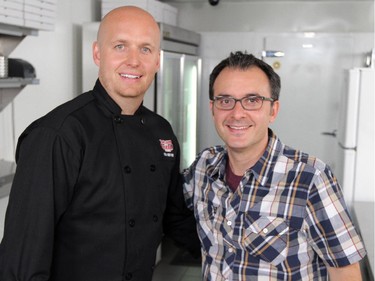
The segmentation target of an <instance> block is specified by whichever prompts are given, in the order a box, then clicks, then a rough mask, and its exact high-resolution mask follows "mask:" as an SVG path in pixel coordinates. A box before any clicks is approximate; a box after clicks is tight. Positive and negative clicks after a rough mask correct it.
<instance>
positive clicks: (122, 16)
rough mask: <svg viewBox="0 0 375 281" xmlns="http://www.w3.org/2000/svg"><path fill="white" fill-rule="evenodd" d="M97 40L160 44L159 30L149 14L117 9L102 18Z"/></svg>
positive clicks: (157, 45)
mask: <svg viewBox="0 0 375 281" xmlns="http://www.w3.org/2000/svg"><path fill="white" fill-rule="evenodd" d="M98 40H99V41H106V42H115V41H139V42H142V43H146V44H151V45H155V46H156V47H159V45H160V30H159V27H158V25H157V23H156V22H155V21H154V20H153V18H152V17H151V16H149V15H148V14H145V13H143V12H141V11H137V10H135V11H132V10H130V11H129V10H128V9H125V10H119V11H116V12H114V13H113V14H111V15H110V16H108V17H107V18H105V20H103V22H102V24H101V26H100V28H99V33H98Z"/></svg>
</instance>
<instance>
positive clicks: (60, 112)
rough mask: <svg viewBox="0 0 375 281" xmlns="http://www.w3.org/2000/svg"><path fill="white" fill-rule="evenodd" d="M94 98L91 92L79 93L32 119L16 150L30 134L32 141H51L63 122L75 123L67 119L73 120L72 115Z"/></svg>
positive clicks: (58, 132) (63, 124) (59, 130)
mask: <svg viewBox="0 0 375 281" xmlns="http://www.w3.org/2000/svg"><path fill="white" fill-rule="evenodd" d="M94 99H95V98H94V97H93V95H92V94H91V92H87V93H84V94H81V95H79V96H78V97H76V98H74V99H72V100H70V101H68V102H66V103H63V104H61V105H59V106H58V107H56V108H54V109H53V110H51V111H50V112H49V113H47V114H46V115H44V116H43V117H40V118H39V119H37V120H35V121H33V122H32V123H31V124H30V125H29V126H28V127H27V128H26V129H25V130H24V131H23V132H22V134H21V135H20V137H19V139H18V144H17V151H18V150H19V146H20V145H21V144H22V143H23V142H24V140H25V139H26V138H27V137H28V136H30V135H34V137H33V138H32V140H33V142H34V143H35V142H36V143H38V142H43V141H44V142H46V141H47V140H50V141H53V139H54V138H55V137H56V136H57V135H59V134H60V132H61V131H62V128H63V127H64V126H65V124H67V123H75V122H67V120H74V119H75V118H74V117H73V116H74V115H75V113H77V112H79V111H80V110H81V109H82V108H84V107H86V106H87V105H89V104H90V103H92V101H93V100H94ZM70 117H73V118H70ZM68 126H70V125H68ZM47 136H48V137H47Z"/></svg>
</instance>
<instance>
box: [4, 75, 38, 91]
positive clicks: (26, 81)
mask: <svg viewBox="0 0 375 281" xmlns="http://www.w3.org/2000/svg"><path fill="white" fill-rule="evenodd" d="M36 84H39V79H36V78H19V77H8V78H0V89H1V88H20V87H24V86H26V85H36Z"/></svg>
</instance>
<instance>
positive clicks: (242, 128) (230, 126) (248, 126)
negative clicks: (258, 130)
mask: <svg viewBox="0 0 375 281" xmlns="http://www.w3.org/2000/svg"><path fill="white" fill-rule="evenodd" d="M227 126H228V127H229V129H232V130H239V131H240V130H246V129H248V128H250V127H251V125H247V126H233V125H227Z"/></svg>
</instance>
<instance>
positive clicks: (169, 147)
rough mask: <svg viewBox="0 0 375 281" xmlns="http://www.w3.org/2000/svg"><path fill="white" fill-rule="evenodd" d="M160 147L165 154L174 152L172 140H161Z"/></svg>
mask: <svg viewBox="0 0 375 281" xmlns="http://www.w3.org/2000/svg"><path fill="white" fill-rule="evenodd" d="M159 141H160V146H161V148H162V149H163V150H164V151H165V152H172V151H173V142H172V141H171V140H159Z"/></svg>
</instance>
